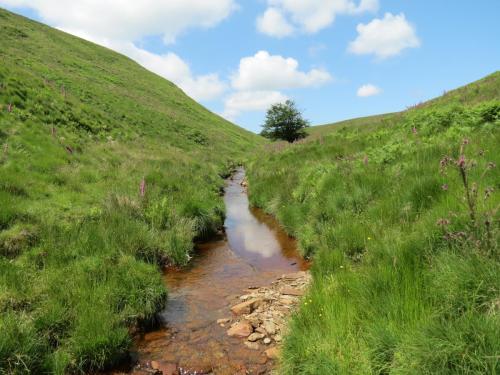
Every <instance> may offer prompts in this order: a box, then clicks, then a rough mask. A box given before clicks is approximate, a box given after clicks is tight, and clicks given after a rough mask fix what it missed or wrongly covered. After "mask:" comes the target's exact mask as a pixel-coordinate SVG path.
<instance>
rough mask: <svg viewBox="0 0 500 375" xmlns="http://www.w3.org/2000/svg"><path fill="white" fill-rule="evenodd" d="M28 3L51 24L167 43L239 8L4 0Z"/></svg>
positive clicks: (220, 3) (176, 2) (189, 0)
mask: <svg viewBox="0 0 500 375" xmlns="http://www.w3.org/2000/svg"><path fill="white" fill-rule="evenodd" d="M0 4H1V5H7V6H14V7H28V8H31V9H34V10H35V11H36V12H37V13H38V14H39V15H40V17H41V18H42V19H43V20H45V21H46V22H48V23H50V24H51V25H55V26H57V27H60V28H71V29H76V30H82V31H84V32H87V33H90V34H93V35H96V36H99V37H105V38H110V39H121V40H132V41H134V40H137V39H139V38H141V37H143V36H145V35H162V36H163V39H164V41H165V42H167V43H171V42H173V41H175V38H176V37H177V36H178V35H179V34H180V33H182V32H183V31H185V30H187V29H190V28H195V27H202V28H207V27H211V26H214V25H216V24H217V23H219V22H220V21H222V20H223V19H225V18H226V17H228V16H229V15H230V14H231V12H232V11H233V10H234V9H235V7H236V4H235V2H234V0H168V1H158V0H141V1H135V0H128V1H116V0H71V1H61V0H0Z"/></svg>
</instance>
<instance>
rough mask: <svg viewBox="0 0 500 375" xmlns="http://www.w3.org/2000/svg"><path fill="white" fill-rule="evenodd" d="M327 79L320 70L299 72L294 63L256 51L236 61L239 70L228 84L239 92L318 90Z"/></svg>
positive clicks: (296, 62) (296, 63)
mask: <svg viewBox="0 0 500 375" xmlns="http://www.w3.org/2000/svg"><path fill="white" fill-rule="evenodd" d="M331 80H332V76H331V75H330V73H328V72H327V71H325V70H323V69H311V70H310V71H309V72H301V71H300V70H299V63H298V61H297V60H295V59H292V58H284V57H282V56H279V55H270V54H269V52H267V51H259V52H257V53H256V54H255V55H254V56H250V57H244V58H242V59H241V60H240V66H239V69H238V71H237V72H236V73H235V74H234V75H233V77H232V80H231V82H232V85H233V87H234V88H235V89H237V90H240V91H255V90H268V91H269V90H283V89H291V88H301V87H318V86H321V85H324V84H325V83H328V82H330V81H331Z"/></svg>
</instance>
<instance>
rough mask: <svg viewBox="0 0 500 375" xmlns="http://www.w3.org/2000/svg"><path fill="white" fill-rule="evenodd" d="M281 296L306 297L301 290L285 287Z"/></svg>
mask: <svg viewBox="0 0 500 375" xmlns="http://www.w3.org/2000/svg"><path fill="white" fill-rule="evenodd" d="M281 294H286V295H289V296H297V297H300V296H303V295H304V292H303V291H302V290H300V289H296V288H290V287H285V288H283V289H282V290H281Z"/></svg>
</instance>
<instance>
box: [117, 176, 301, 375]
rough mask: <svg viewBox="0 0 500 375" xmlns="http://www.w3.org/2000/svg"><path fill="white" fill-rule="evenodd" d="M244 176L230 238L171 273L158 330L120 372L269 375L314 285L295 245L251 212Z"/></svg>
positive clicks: (235, 193)
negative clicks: (288, 329) (296, 311)
mask: <svg viewBox="0 0 500 375" xmlns="http://www.w3.org/2000/svg"><path fill="white" fill-rule="evenodd" d="M244 176H245V174H244V171H243V170H242V169H240V170H238V171H237V172H236V173H235V175H233V177H232V178H231V179H229V180H228V181H227V184H226V189H225V195H224V202H225V205H226V220H225V223H224V226H225V233H224V235H223V236H221V237H220V238H216V239H213V240H212V241H209V242H206V243H203V244H198V245H197V248H196V252H195V255H194V257H193V260H192V262H191V263H190V265H189V266H188V267H187V268H184V269H167V270H165V276H164V277H165V282H166V284H167V287H168V289H169V299H168V302H167V304H166V306H165V309H164V311H163V312H162V313H161V314H160V316H159V319H160V322H161V324H160V327H159V328H157V329H154V330H152V331H150V332H143V333H141V334H140V335H138V336H137V337H136V341H135V349H134V351H133V353H132V357H133V361H132V363H133V366H132V367H131V368H129V369H127V370H126V371H125V372H119V371H115V372H114V374H122V373H126V374H131V373H132V374H135V375H148V374H157V375H160V374H163V375H173V374H175V375H194V374H196V375H200V374H214V375H236V374H240V375H243V374H271V373H272V371H273V369H275V367H276V358H277V357H278V353H279V348H280V345H281V342H282V340H283V337H284V336H285V335H286V326H287V321H288V318H289V317H290V315H291V314H292V313H293V311H294V309H295V308H296V307H297V305H298V304H299V303H300V298H301V296H302V295H303V294H304V292H305V290H306V288H307V285H308V283H309V281H310V275H309V272H308V271H307V270H308V268H309V264H308V262H306V261H305V260H304V259H303V258H302V257H301V256H300V254H299V253H298V251H297V247H296V243H295V241H294V240H293V239H292V238H290V237H289V236H288V235H287V234H286V233H285V232H284V231H282V230H281V228H280V227H279V225H278V223H277V222H276V221H275V219H274V218H272V217H271V216H269V215H266V214H265V213H264V212H263V211H261V210H259V209H255V208H251V207H249V203H248V197H247V193H246V189H245V186H244V185H245V182H244Z"/></svg>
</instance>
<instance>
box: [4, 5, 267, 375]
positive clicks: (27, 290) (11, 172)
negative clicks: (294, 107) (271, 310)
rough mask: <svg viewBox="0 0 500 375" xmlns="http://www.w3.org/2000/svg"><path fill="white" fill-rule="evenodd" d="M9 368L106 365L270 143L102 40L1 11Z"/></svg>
mask: <svg viewBox="0 0 500 375" xmlns="http://www.w3.org/2000/svg"><path fill="white" fill-rule="evenodd" d="M0 40H1V48H0V60H1V65H0V147H1V149H0V373H9V374H11V373H26V372H31V373H66V372H78V371H90V370H98V369H102V368H105V367H107V366H110V365H113V364H114V363H116V362H117V361H119V360H121V359H122V358H123V356H124V355H125V354H126V353H127V350H128V348H129V345H130V337H129V332H128V328H129V327H132V326H135V325H137V324H140V323H142V322H147V321H149V320H150V319H151V318H152V317H153V316H154V314H155V312H156V311H157V310H158V309H160V308H161V307H162V306H163V303H164V299H165V297H166V291H165V288H164V286H163V283H162V279H161V273H160V272H159V267H158V264H159V263H174V264H180V265H183V264H186V262H188V260H189V258H190V256H189V254H190V252H191V250H192V247H193V245H192V244H193V239H195V238H202V237H206V236H210V235H211V234H212V233H213V232H215V231H216V230H217V229H218V228H219V227H220V226H221V225H222V223H223V216H224V206H223V202H222V200H221V198H220V187H221V186H222V183H223V180H222V178H221V175H223V174H225V173H227V171H228V169H229V167H230V165H231V163H234V162H236V161H238V160H239V159H241V158H242V157H244V156H245V155H246V153H247V152H248V151H250V150H252V149H253V148H254V147H255V146H256V145H258V144H259V143H261V142H262V140H261V138H260V137H258V136H256V135H254V134H252V133H250V132H247V131H245V130H243V129H240V128H238V127H236V126H235V125H233V124H231V123H229V122H227V121H225V120H223V119H222V118H220V117H219V116H216V115H214V114H213V113H211V112H209V111H208V110H206V109H205V108H203V107H202V106H200V105H199V104H197V103H196V102H194V101H193V100H191V99H190V98H188V97H187V96H186V95H185V94H184V93H183V92H182V91H181V90H180V89H178V88H177V87H176V86H175V85H173V84H172V83H170V82H168V81H166V80H164V79H162V78H160V77H159V76H157V75H155V74H152V73H150V72H148V71H146V70H145V69H143V68H141V67H140V66H139V65H137V64H136V63H134V62H133V61H131V60H129V59H128V58H126V57H124V56H121V55H119V54H117V53H114V52H112V51H109V50H107V49H105V48H102V47H99V46H96V45H94V44H92V43H89V42H86V41H83V40H81V39H78V38H75V37H72V36H70V35H68V34H65V33H62V32H60V31H57V30H54V29H51V28H49V27H47V26H44V25H41V24H39V23H36V22H33V21H30V20H27V19H25V18H23V17H20V16H17V15H14V14H12V13H9V12H7V11H4V10H0Z"/></svg>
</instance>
